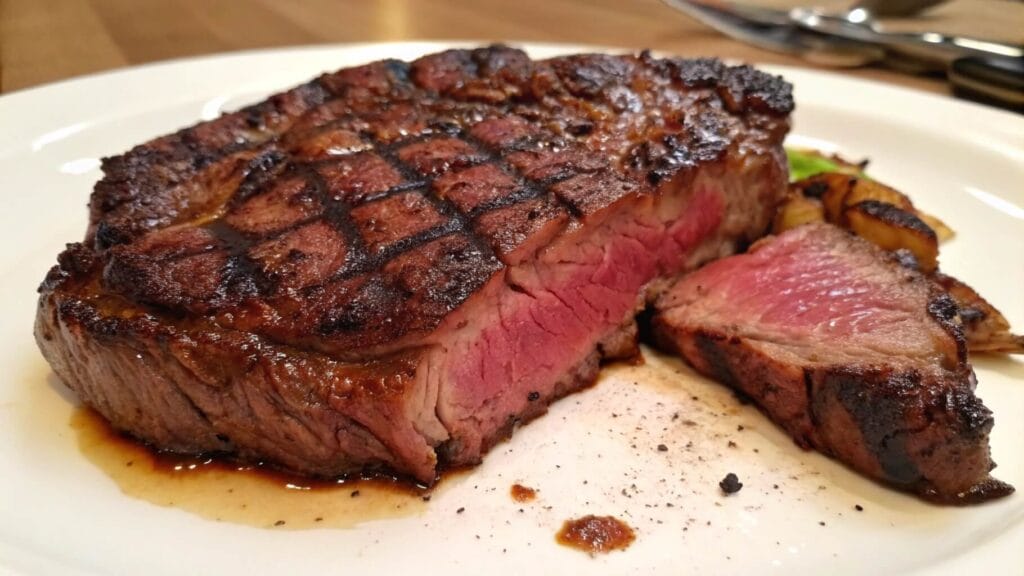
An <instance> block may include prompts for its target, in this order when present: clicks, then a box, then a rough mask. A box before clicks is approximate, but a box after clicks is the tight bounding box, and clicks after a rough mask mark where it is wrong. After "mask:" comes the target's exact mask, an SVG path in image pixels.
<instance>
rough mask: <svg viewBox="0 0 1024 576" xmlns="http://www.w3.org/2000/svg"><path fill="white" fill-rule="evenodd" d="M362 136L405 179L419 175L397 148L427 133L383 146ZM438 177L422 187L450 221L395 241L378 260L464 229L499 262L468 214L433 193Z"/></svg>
mask: <svg viewBox="0 0 1024 576" xmlns="http://www.w3.org/2000/svg"><path fill="white" fill-rule="evenodd" d="M432 136H434V134H433V133H431V134H429V137H432ZM363 137H364V138H366V139H367V141H368V142H370V144H372V145H374V147H375V149H376V150H377V153H378V154H379V155H380V156H381V158H384V159H385V160H387V162H388V163H389V164H390V165H391V166H392V167H393V168H395V170H397V171H398V173H399V174H401V175H402V177H403V178H404V179H406V180H410V181H411V180H415V179H416V178H417V177H420V176H419V173H417V172H416V171H415V170H413V169H412V167H411V166H408V165H407V164H406V163H405V162H402V160H401V159H399V158H398V150H399V149H400V148H402V147H404V146H408V145H410V144H414V143H416V142H421V141H423V140H426V139H427V138H428V136H427V135H421V136H420V137H417V138H412V139H407V140H400V141H396V142H393V143H391V144H389V145H381V143H380V142H379V141H378V140H377V139H376V138H375V137H374V136H373V135H372V134H363ZM463 140H464V139H463ZM483 162H486V160H483V161H481V162H476V163H474V164H475V165H479V164H481V163H483ZM435 179H436V178H431V177H427V178H426V179H425V182H424V184H423V186H422V188H423V197H424V198H425V199H426V200H427V201H428V202H430V203H431V204H432V205H433V207H434V209H435V210H437V212H438V213H439V214H441V215H442V216H445V217H446V218H447V221H446V222H445V224H442V225H440V226H437V227H434V228H430V229H428V230H424V231H423V232H420V233H419V234H414V235H412V236H409V237H407V238H403V239H401V240H399V241H398V242H396V243H395V244H393V245H392V246H389V247H388V249H387V250H385V251H384V254H382V255H381V257H380V258H379V259H378V260H380V262H381V264H383V263H384V262H387V261H388V260H390V259H392V258H394V257H395V256H397V255H399V254H401V253H402V252H405V251H407V250H412V249H414V248H417V247H419V246H422V245H424V244H426V243H428V242H431V241H433V240H436V239H438V238H440V237H442V236H447V235H448V234H452V233H455V232H462V233H463V234H465V236H466V238H468V239H469V242H470V244H471V245H472V246H473V247H474V248H475V249H477V250H479V251H480V253H481V254H483V255H484V257H485V258H487V259H490V260H495V261H497V260H498V257H497V255H496V254H495V253H494V250H493V249H492V248H491V245H490V243H488V242H487V241H486V240H485V239H484V238H481V237H480V236H479V235H478V234H476V233H474V232H473V229H472V227H470V226H469V222H468V221H467V218H466V216H465V215H464V214H462V213H461V212H460V211H459V210H458V209H457V208H456V207H455V205H454V204H452V203H451V202H449V201H448V200H445V199H444V198H441V197H440V196H438V195H437V194H435V193H434V190H433V184H434V180H435Z"/></svg>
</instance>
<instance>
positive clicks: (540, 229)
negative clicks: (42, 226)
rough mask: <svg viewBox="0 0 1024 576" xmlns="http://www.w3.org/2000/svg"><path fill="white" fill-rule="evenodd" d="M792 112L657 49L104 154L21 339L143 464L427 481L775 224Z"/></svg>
mask: <svg viewBox="0 0 1024 576" xmlns="http://www.w3.org/2000/svg"><path fill="white" fill-rule="evenodd" d="M791 107H792V100H791V97H790V88H789V86H788V85H787V84H785V83H784V82H783V81H782V80H781V79H779V78H777V77H772V76H768V75H766V74H763V73H760V72H758V71H755V70H753V69H751V68H749V67H742V66H741V67H728V66H725V65H723V64H721V63H720V62H718V61H716V60H661V59H655V58H652V57H651V56H649V55H648V54H641V55H639V56H605V55H579V56H569V57H562V58H555V59H553V60H548V61H538V62H534V61H531V60H530V59H529V58H528V57H527V56H526V55H525V54H524V53H523V52H520V51H518V50H514V49H509V48H505V47H500V46H495V47H490V48H484V49H478V50H455V51H448V52H443V53H440V54H435V55H431V56H426V57H424V58H421V59H419V60H417V61H415V62H412V63H405V62H398V61H385V62H377V63H373V64H368V65H365V66H360V67H357V68H351V69H345V70H341V71H339V72H336V73H333V74H328V75H324V76H321V77H320V78H317V79H316V80H314V81H312V82H310V83H308V84H306V85H303V86H300V87H298V88H295V89H293V90H291V91H289V92H285V93H282V94H278V95H276V96H272V97H271V98H269V99H268V100H266V101H265V102H262V103H260V104H257V105H254V106H252V107H249V108H246V109H244V110H242V111H240V112H237V113H233V114H227V115H225V116H222V117H221V118H219V119H217V120H213V121H210V122H205V123H202V124H198V125H196V126H193V127H191V128H188V129H185V130H182V131H180V132H177V133H175V134H172V135H169V136H165V137H162V138H158V139H156V140H153V141H151V142H149V143H146V144H143V145H141V146H139V147H137V148H135V149H133V150H131V151H130V152H128V153H127V154H124V155H122V156H118V157H114V158H108V159H106V160H105V161H104V163H103V169H104V173H105V177H104V178H103V180H102V181H101V182H99V183H98V184H97V186H96V189H95V191H94V193H93V196H92V199H91V203H90V214H91V221H90V226H89V229H88V232H87V235H86V238H85V241H84V242H83V243H78V244H72V245H69V247H68V249H67V251H65V252H64V253H63V254H62V255H61V256H60V257H59V265H58V266H56V267H55V268H54V269H53V270H52V271H51V272H50V274H49V275H48V277H47V279H46V280H45V282H44V283H43V286H42V287H41V294H42V296H41V299H40V307H39V311H38V318H37V324H36V337H37V340H38V342H39V345H40V347H41V349H42V351H43V353H44V355H45V356H46V358H47V360H49V362H50V364H51V365H52V366H53V369H54V371H55V372H56V373H57V374H58V375H59V376H60V377H61V378H62V379H63V381H64V382H66V383H67V384H68V385H69V386H70V387H72V388H73V389H74V390H75V391H76V392H77V393H78V395H79V396H80V397H81V398H82V400H83V401H84V402H85V403H86V404H88V405H89V406H92V407H93V408H95V409H96V410H98V411H99V412H100V413H101V414H102V415H103V416H105V417H106V418H107V419H109V420H110V421H111V422H112V423H113V424H114V425H115V426H116V427H117V428H119V429H122V430H125V431H128V432H130V433H131V434H134V435H135V436H137V437H138V438H141V439H143V440H145V441H147V442H150V443H152V444H153V445H154V446H156V447H157V448H160V449H163V450H171V451H178V452H194V453H200V452H225V453H230V454H234V455H236V456H238V457H239V458H242V459H248V460H261V461H266V462H270V463H273V464H274V465H277V466H279V467H282V468H285V469H288V470H291V471H296V472H301V473H307V474H313V475H323V476H335V475H341V474H347V473H353V472H358V471H367V470H386V471H390V472H394V473H398V474H403V475H408V476H411V477H412V478H415V479H417V480H418V481H420V482H424V483H430V482H432V481H433V480H434V478H435V475H436V472H437V469H438V466H439V465H443V464H451V465H463V464H471V463H475V462H478V461H479V460H480V458H481V455H482V454H483V453H484V452H485V451H486V450H487V449H488V448H489V447H490V446H491V445H493V444H494V443H495V442H496V441H498V440H500V439H502V438H503V437H505V436H507V435H508V434H509V433H510V432H511V430H512V428H513V427H514V425H515V424H516V423H518V422H521V421H525V420H528V419H530V418H533V417H535V416H537V415H539V414H541V413H543V412H544V411H545V408H546V406H547V404H548V403H550V402H551V401H553V400H555V399H557V398H558V397H560V396H563V395H565V394H567V393H569V392H572V391H574V390H577V389H579V388H580V387H582V386H585V385H587V384H589V383H591V382H592V381H593V380H594V378H595V375H596V371H597V369H598V366H599V363H600V362H601V361H602V360H603V359H614V358H621V357H629V356H631V355H634V354H636V353H637V348H636V338H635V322H634V314H635V313H636V311H637V310H638V307H641V306H643V305H644V303H645V301H647V300H648V299H650V298H653V297H654V296H655V295H656V294H657V293H658V291H659V289H660V287H662V286H664V284H665V279H668V278H671V277H673V276H674V275H676V274H678V273H679V272H680V271H683V270H687V269H692V268H694V267H696V266H697V265H699V264H700V263H702V262H705V261H707V260H710V259H713V258H717V257H720V256H724V255H727V254H730V253H733V252H734V251H736V250H737V249H741V248H742V247H744V246H746V245H747V244H749V242H751V241H753V240H754V239H756V238H758V237H760V236H761V235H762V234H763V233H764V231H765V230H766V228H767V225H768V223H769V219H770V217H771V215H772V213H773V211H774V209H775V206H776V204H777V202H778V201H779V199H780V197H781V195H782V194H783V192H784V189H785V184H786V168H785V165H784V162H783V154H782V150H781V142H782V139H783V137H784V135H785V133H786V131H787V130H788V113H789V111H790V109H791Z"/></svg>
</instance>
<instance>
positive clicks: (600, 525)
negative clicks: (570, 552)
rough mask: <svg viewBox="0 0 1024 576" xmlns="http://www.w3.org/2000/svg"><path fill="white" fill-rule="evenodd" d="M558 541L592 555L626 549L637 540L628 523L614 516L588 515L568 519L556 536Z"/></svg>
mask: <svg viewBox="0 0 1024 576" xmlns="http://www.w3.org/2000/svg"><path fill="white" fill-rule="evenodd" d="M555 539H556V540H558V543H559V544H561V545H563V546H569V547H571V548H576V549H578V550H583V551H584V552H587V553H588V554H590V555H594V554H596V553H599V552H600V553H604V552H611V551H612V550H625V549H626V548H628V547H629V545H630V544H632V543H633V541H634V540H636V534H634V532H633V529H632V528H630V527H629V525H628V524H626V523H625V522H623V521H622V520H619V519H618V518H615V517H613V516H593V515H587V516H584V517H582V518H576V519H575V520H566V521H565V523H564V524H562V529H561V530H559V531H558V534H557V535H556V537H555Z"/></svg>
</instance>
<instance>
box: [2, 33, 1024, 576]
mask: <svg viewBox="0 0 1024 576" xmlns="http://www.w3.org/2000/svg"><path fill="white" fill-rule="evenodd" d="M482 44H489V42H479V41H472V40H452V41H435V40H423V41H419V40H417V41H400V42H358V43H327V44H309V45H301V46H290V47H282V48H261V49H252V50H239V51H232V52H221V53H214V54H206V55H201V56H188V57H180V58H174V59H169V60H161V61H157V62H149V63H145V64H139V65H134V66H126V67H120V68H116V69H111V70H104V71H99V72H94V73H88V74H83V75H78V76H74V77H71V78H66V79H62V80H59V81H55V82H51V83H47V84H42V85H39V86H33V87H28V88H24V89H19V90H15V91H13V92H9V93H5V94H3V95H0V114H6V113H16V112H18V111H19V110H20V109H23V108H24V107H26V106H27V105H28V104H29V103H30V102H31V101H33V100H35V99H36V98H39V97H40V96H41V95H43V94H46V95H47V97H52V96H54V95H56V96H60V94H61V93H62V92H64V93H82V92H85V93H88V92H89V91H91V90H103V91H104V92H106V91H109V89H110V86H109V84H110V83H118V82H131V81H135V80H136V79H137V78H138V76H139V75H144V74H146V73H168V74H178V73H181V72H179V69H181V68H183V67H188V66H192V65H195V64H197V63H200V64H203V65H206V66H214V67H215V66H224V65H228V64H230V63H231V62H232V61H240V60H247V59H253V60H259V59H261V58H266V57H268V56H287V55H297V54H302V53H304V52H324V53H329V52H332V51H338V52H348V51H358V50H373V49H383V48H385V47H386V49H387V50H395V51H409V52H410V53H412V52H414V51H423V52H429V51H436V50H440V49H445V48H456V47H466V46H479V45H482ZM508 44H509V45H511V46H515V47H521V48H523V49H524V50H527V51H528V52H530V51H544V52H572V51H605V52H607V51H612V52H622V51H627V52H637V51H639V49H636V48H627V47H605V46H598V45H587V44H563V43H544V42H525V41H509V42H508ZM655 53H657V54H660V55H671V54H673V53H672V52H671V51H665V50H661V51H655ZM752 64H753V65H755V66H758V67H759V68H761V69H764V70H768V71H771V72H772V73H776V74H782V75H783V76H788V77H789V78H793V81H794V83H797V82H799V81H800V79H801V78H812V79H814V78H818V79H822V80H824V81H827V82H829V83H833V84H839V85H846V86H851V87H860V88H864V89H866V90H868V91H874V92H875V93H876V94H877V95H880V96H884V97H893V98H897V99H899V100H901V101H903V100H907V99H910V100H913V101H914V102H915V103H920V104H921V105H922V107H923V108H924V109H926V111H927V112H928V113H956V114H961V115H963V114H967V115H970V118H967V119H965V118H963V116H961V117H960V119H959V121H960V122H963V121H965V120H966V121H970V122H977V123H979V124H978V125H973V126H972V130H976V131H987V132H989V133H990V135H991V136H994V137H996V138H997V139H999V140H1002V139H1003V137H1004V136H1006V135H1007V134H1006V132H1005V131H1006V130H1008V131H1009V132H1010V133H1012V132H1014V131H1016V132H1018V133H1024V117H1022V116H1018V115H1016V114H1013V113H1010V112H1007V111H1003V110H998V109H994V108H990V107H987V106H983V105H980V104H976V103H973V102H968V101H962V100H956V99H954V98H953V97H952V96H949V95H942V94H936V93H932V92H925V91H921V90H918V89H914V88H909V87H905V86H893V85H888V84H885V83H883V82H879V81H877V80H870V79H863V78H851V77H848V76H845V75H842V74H840V73H835V72H831V71H822V70H818V69H815V68H805V67H797V66H784V65H773V64H760V63H756V62H754V63H752ZM287 88H288V86H284V87H281V89H287ZM797 97H798V100H799V95H798V96H797ZM81 99H82V100H83V101H87V100H89V98H88V97H82V98H81ZM894 107H898V106H894ZM837 108H840V109H850V110H858V111H860V112H863V108H858V107H857V104H856V103H855V102H851V101H850V99H837ZM915 116H916V114H915V115H911V116H910V117H911V118H913V117H915ZM13 124H15V127H14V129H13V130H10V131H9V132H8V131H5V132H8V136H9V137H8V138H4V137H3V135H2V134H0V155H6V154H7V153H9V152H11V153H17V151H18V149H20V146H17V147H11V146H8V145H5V141H6V140H14V139H16V138H17V137H18V133H19V129H18V126H19V125H20V126H22V127H23V128H24V123H18V122H14V123H13ZM1007 126H1009V128H1006V127H1007ZM1005 142H1006V143H1007V144H1008V145H1009V146H1010V149H1008V150H1003V151H1002V152H1003V153H1007V154H1011V155H1013V156H1019V157H1021V158H1024V139H1021V141H1020V142H1014V141H1013V140H1012V139H1010V140H1007V141H1005ZM1015 543H1016V544H1018V545H1019V544H1021V543H1024V523H1021V524H1018V525H1017V526H1016V527H1013V528H1011V529H1010V530H1008V531H1007V532H1005V533H1003V534H1002V535H1000V537H998V538H995V539H993V540H990V541H988V542H984V543H982V544H980V545H979V546H978V547H976V548H975V549H972V550H970V551H968V552H965V553H964V554H962V555H959V556H957V557H954V558H950V559H948V560H947V561H946V562H945V563H944V564H943V565H941V566H937V565H936V566H925V567H922V568H921V569H919V570H914V571H912V573H915V574H938V573H941V574H946V573H948V574H953V573H956V572H957V571H958V570H959V569H961V568H963V567H967V566H970V565H972V563H973V562H975V561H977V560H979V559H980V558H990V557H992V556H999V557H1000V558H1002V557H1003V556H1004V555H1005V554H1008V553H1009V554H1011V555H1010V556H1006V557H1008V558H1012V550H1013V549H1014V548H1015V546H1014V544H1015ZM6 547H7V546H6V543H2V542H0V549H3V548H6ZM23 552H26V553H27V554H30V555H32V556H35V553H34V551H31V550H28V551H23ZM39 559H41V560H42V559H45V560H46V564H49V563H50V562H53V561H54V559H53V558H52V557H45V558H43V557H39ZM5 564H6V562H0V574H6V573H8V569H9V568H8V566H7V565H5ZM58 565H59V564H58ZM61 566H62V567H63V568H67V567H66V566H63V565H61ZM10 573H11V574H15V573H18V572H13V571H12V572H10Z"/></svg>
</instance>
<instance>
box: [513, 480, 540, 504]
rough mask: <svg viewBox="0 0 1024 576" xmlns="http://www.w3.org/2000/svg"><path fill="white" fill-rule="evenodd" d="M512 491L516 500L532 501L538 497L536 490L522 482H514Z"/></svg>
mask: <svg viewBox="0 0 1024 576" xmlns="http://www.w3.org/2000/svg"><path fill="white" fill-rule="evenodd" d="M511 493H512V499H513V500H515V501H516V502H532V501H533V500H534V499H535V498H536V497H537V491H536V490H534V489H533V488H530V487H529V486H523V485H522V484H513V485H512V490H511Z"/></svg>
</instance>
